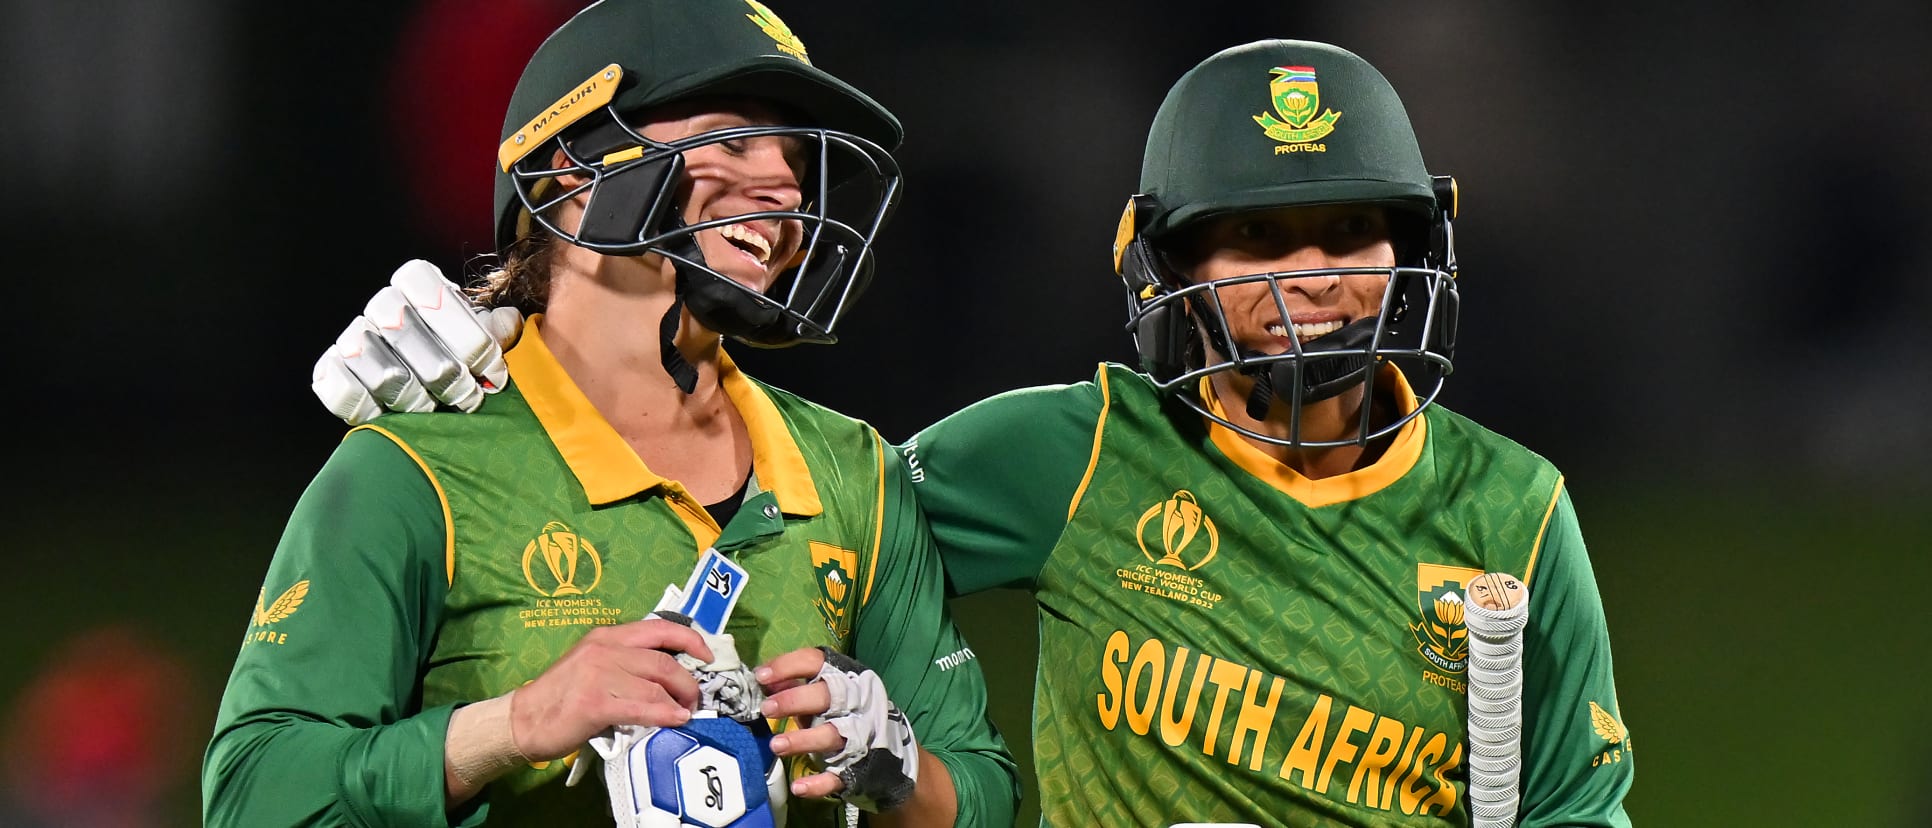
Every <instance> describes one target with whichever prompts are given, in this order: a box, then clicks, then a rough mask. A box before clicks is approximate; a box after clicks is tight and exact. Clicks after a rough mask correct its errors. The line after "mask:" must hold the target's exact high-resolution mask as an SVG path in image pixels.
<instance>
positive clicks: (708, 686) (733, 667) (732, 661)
mask: <svg viewBox="0 0 1932 828" xmlns="http://www.w3.org/2000/svg"><path fill="white" fill-rule="evenodd" d="M681 597H682V596H681V594H680V593H679V591H678V589H677V588H676V587H667V588H666V589H665V595H664V598H663V600H661V601H660V602H659V603H658V609H657V610H655V611H653V612H651V613H650V614H649V615H647V616H645V617H646V618H661V619H663V620H666V621H671V622H673V623H678V624H683V625H684V626H687V627H690V626H692V624H691V618H690V617H689V616H686V615H684V614H683V613H680V612H676V611H674V610H670V609H667V608H666V607H670V606H677V605H678V603H679V600H678V599H680V598H681ZM693 629H694V630H696V632H697V633H698V635H699V636H701V637H703V639H704V643H705V646H707V647H710V648H711V660H710V661H700V660H698V657H697V656H694V655H691V654H690V653H678V654H677V655H676V656H674V658H675V659H676V661H677V662H678V664H680V665H682V666H683V667H684V669H686V670H689V671H691V675H692V676H693V677H694V678H696V679H697V680H698V692H699V694H700V700H699V702H698V709H699V711H700V713H699V714H698V715H700V716H704V715H716V716H724V717H727V718H731V719H735V720H737V721H738V722H740V723H741V724H746V725H749V724H755V725H756V728H755V729H747V728H745V727H741V726H740V725H731V727H733V728H737V729H738V730H739V731H740V732H742V733H743V734H744V739H745V740H746V741H747V744H746V745H741V746H740V749H741V750H755V749H757V748H760V747H762V748H763V749H762V751H760V752H763V753H765V754H766V757H765V758H766V760H767V761H768V762H769V766H768V767H767V768H766V769H765V795H766V801H767V802H768V803H769V804H770V807H771V811H770V813H771V817H772V819H774V820H775V821H776V824H779V825H782V824H784V821H785V802H786V798H787V796H788V795H789V794H790V789H789V783H790V780H789V777H787V776H786V774H785V765H784V763H782V762H779V761H777V760H776V759H775V758H773V757H770V756H769V750H770V748H769V747H768V746H765V745H760V744H759V742H758V740H757V739H753V734H757V735H758V739H762V740H767V741H768V740H769V739H770V736H771V733H770V731H769V730H768V729H767V728H766V725H765V722H764V714H763V713H761V712H760V708H761V707H763V706H764V704H765V689H764V687H762V686H760V685H759V684H758V679H757V677H756V676H754V675H753V674H752V671H751V667H750V666H748V665H746V664H745V663H744V660H743V659H741V658H739V657H738V645H737V643H736V641H735V640H734V639H733V638H732V637H731V635H730V634H729V633H720V634H717V635H713V634H711V633H707V632H705V631H704V630H698V629H696V628H695V627H693ZM694 721H695V719H694ZM692 727H694V728H695V727H699V725H692ZM657 730H658V728H655V727H646V726H644V725H618V726H616V727H610V728H605V729H604V731H603V732H601V733H599V734H597V735H596V736H592V737H591V738H590V749H591V750H592V751H595V752H596V753H597V755H598V756H600V757H602V758H603V760H604V761H603V766H604V787H605V789H606V791H607V792H608V793H609V794H610V801H611V816H612V817H613V818H614V819H615V820H616V821H617V826H618V828H656V826H657V825H658V824H659V820H660V819H661V817H660V816H658V815H656V814H654V813H653V812H650V811H648V810H647V811H644V812H639V811H638V810H637V808H636V807H635V805H636V803H637V802H638V801H639V800H638V798H637V787H638V785H637V782H636V779H637V774H638V773H639V771H641V770H642V768H641V767H634V763H637V764H641V763H642V762H643V761H644V757H643V756H642V755H639V754H638V753H637V750H639V749H640V748H642V746H643V745H644V743H645V741H646V740H647V739H649V738H650V736H651V734H652V733H655V732H657ZM711 731H712V734H713V736H714V737H716V736H718V735H720V731H717V730H716V729H715V728H712V729H711ZM589 767H590V762H589V761H588V759H587V758H579V759H578V760H577V762H576V763H574V764H572V765H571V766H570V775H569V776H568V777H567V778H565V780H564V785H565V786H573V785H576V784H577V783H578V782H580V781H582V780H583V778H584V776H586V775H587V774H588V773H589ZM662 824H663V825H664V826H676V825H678V823H677V822H676V821H672V822H668V823H662Z"/></svg>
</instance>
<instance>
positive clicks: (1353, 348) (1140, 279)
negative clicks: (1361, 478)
mask: <svg viewBox="0 0 1932 828" xmlns="http://www.w3.org/2000/svg"><path fill="white" fill-rule="evenodd" d="M1140 180H1141V183H1140V194H1138V195H1135V196H1133V197H1132V198H1131V199H1129V200H1128V203H1127V208H1126V210H1125V211H1124V212H1123V213H1122V215H1121V220H1120V227H1119V230H1118V233H1117V235H1116V237H1115V241H1114V270H1115V272H1116V273H1118V274H1119V275H1120V276H1121V278H1122V280H1123V281H1124V282H1125V285H1126V288H1127V292H1128V329H1129V330H1130V331H1131V332H1132V333H1133V335H1134V342H1135V346H1136V348H1137V349H1138V350H1139V352H1140V359H1141V367H1142V369H1143V370H1145V371H1146V372H1147V373H1148V374H1149V375H1150V376H1151V377H1152V378H1153V379H1154V381H1155V382H1156V383H1157V384H1158V385H1160V387H1161V388H1163V389H1165V390H1169V391H1171V392H1173V393H1175V394H1176V395H1177V396H1178V397H1179V398H1180V399H1181V400H1182V401H1184V402H1185V403H1187V404H1188V405H1189V406H1191V407H1193V408H1195V409H1196V410H1198V411H1200V412H1201V413H1202V414H1205V415H1207V416H1209V417H1210V418H1212V419H1215V420H1217V421H1219V422H1221V423H1222V424H1223V425H1226V426H1228V427H1229V428H1234V429H1236V430H1237V431H1240V432H1242V433H1243V434H1247V435H1248V436H1251V437H1255V438H1257V439H1260V440H1263V441H1265V442H1269V443H1275V444H1279V445H1291V446H1304V447H1323V446H1333V445H1348V444H1361V443H1366V442H1368V441H1369V440H1373V439H1376V438H1378V437H1381V436H1384V435H1387V434H1391V433H1393V432H1394V431H1395V430H1397V429H1399V428H1401V427H1402V426H1403V425H1404V424H1406V423H1407V422H1408V421H1409V420H1411V419H1414V417H1415V416H1416V415H1417V414H1419V413H1420V412H1421V411H1422V409H1423V408H1424V407H1426V406H1427V405H1428V404H1429V403H1431V402H1433V401H1434V400H1435V398H1436V396H1437V395H1438V394H1439V393H1441V390H1442V382H1443V379H1444V378H1445V377H1447V376H1448V374H1449V373H1450V371H1451V370H1452V367H1453V366H1452V363H1451V357H1452V355H1453V352H1454V350H1455V333H1456V310H1457V302H1458V299H1457V293H1456V282H1455V275H1456V257H1455V244H1454V235H1453V229H1452V224H1451V223H1452V220H1453V219H1454V217H1455V211H1456V188H1455V181H1454V180H1453V179H1451V178H1449V177H1447V176H1431V175H1430V174H1429V173H1428V170H1427V168H1425V167H1424V166H1423V163H1422V151H1421V149H1420V148H1419V147H1418V146H1417V143H1416V138H1415V131H1414V129H1413V128H1411V127H1410V125H1409V117H1408V114H1407V112H1406V111H1405V110H1404V109H1403V107H1402V101H1401V99H1400V98H1398V97H1397V96H1396V93H1395V88H1394V87H1392V86H1390V85H1389V82H1388V80H1387V79H1386V78H1384V77H1383V76H1382V73H1380V72H1378V71H1376V69H1375V67H1373V66H1370V65H1369V64H1368V62H1367V61H1365V60H1363V59H1362V58H1360V57H1358V56H1356V55H1355V54H1353V53H1351V52H1348V51H1346V50H1343V49H1340V48H1337V47H1335V46H1331V45H1328V44H1325V43H1314V42H1309V41H1299V40H1263V41H1258V42H1254V43H1249V44H1246V45H1243V46H1237V47H1234V48H1231V49H1227V50H1224V51H1221V52H1219V53H1216V54H1215V55H1213V56H1211V57H1209V58H1208V59H1207V60H1205V61H1202V62H1201V63H1200V64H1199V65H1196V66H1195V67H1194V68H1193V69H1191V70H1189V71H1188V72H1187V74H1185V75H1183V76H1182V77H1181V79H1180V81H1178V82H1177V83H1175V84H1174V87H1173V89H1171V90H1169V91H1168V94H1167V98H1166V100H1164V101H1163V102H1162V103H1161V107H1160V110H1159V112H1158V113H1157V114H1156V115H1155V116H1154V125H1153V128H1152V130H1151V131H1150V132H1149V134H1148V138H1147V152H1146V156H1145V157H1144V158H1143V159H1142V162H1141V179H1140ZM1325 204H1375V205H1380V206H1382V207H1384V208H1386V212H1387V214H1388V216H1389V227H1390V233H1391V236H1392V242H1393V246H1394V247H1395V250H1396V264H1395V266H1394V267H1389V268H1369V269H1363V268H1354V269H1325V270H1298V271H1282V272H1274V273H1255V274H1249V275H1245V276H1239V277H1235V278H1231V279H1224V280H1219V281H1215V282H1211V283H1204V284H1193V283H1191V282H1190V281H1189V279H1188V278H1187V276H1186V274H1184V273H1181V272H1180V271H1179V269H1178V268H1177V267H1176V266H1175V265H1174V263H1173V261H1172V259H1171V254H1172V252H1173V250H1174V248H1175V246H1176V242H1178V241H1179V240H1180V239H1181V237H1183V236H1184V235H1185V231H1187V230H1188V229H1189V228H1191V227H1196V226H1199V225H1200V224H1201V223H1202V222H1204V221H1206V220H1209V219H1213V218H1216V217H1218V216H1223V215H1227V214H1231V213H1240V212H1244V211H1254V210H1267V209H1274V208H1280V207H1298V206H1315V205H1325ZM1358 273H1376V274H1382V275H1386V276H1388V277H1389V280H1388V287H1387V288H1386V289H1385V290H1384V292H1383V300H1382V309H1381V312H1380V313H1379V314H1377V315H1376V316H1375V317H1373V318H1369V319H1362V320H1356V321H1354V322H1351V323H1349V324H1347V325H1344V326H1343V327H1342V328H1341V330H1338V331H1335V332H1333V333H1330V334H1327V335H1325V336H1321V337H1318V338H1316V339H1312V340H1309V341H1308V342H1299V341H1294V342H1293V344H1292V347H1291V348H1290V349H1289V350H1287V351H1286V352H1284V353H1279V354H1269V353H1261V352H1258V351H1252V350H1245V349H1243V348H1241V347H1239V346H1238V345H1237V344H1236V342H1235V340H1234V338H1233V337H1232V335H1231V332H1230V331H1229V329H1228V324H1227V320H1226V318H1225V317H1224V316H1223V315H1222V312H1221V300H1220V296H1219V293H1218V291H1220V290H1221V289H1223V288H1226V287H1230V286H1234V285H1242V284H1249V283H1256V282H1263V283H1266V284H1268V285H1269V286H1270V287H1271V288H1272V289H1273V290H1274V292H1275V297H1274V298H1275V303H1276V306H1277V307H1279V308H1281V309H1282V313H1283V316H1284V319H1285V318H1286V315H1287V313H1288V310H1287V302H1286V300H1285V298H1284V297H1283V294H1282V285H1281V283H1282V281H1283V280H1289V279H1298V278H1307V277H1316V276H1320V277H1326V276H1340V275H1350V274H1358ZM1289 339H1290V340H1291V341H1292V340H1294V337H1289ZM1204 342H1206V343H1212V344H1213V346H1214V347H1213V351H1215V352H1218V354H1217V353H1211V352H1210V351H1209V350H1208V349H1207V348H1205V347H1203V343H1204ZM1221 355H1226V356H1221ZM1390 361H1394V362H1396V363H1398V364H1400V365H1401V366H1402V367H1403V369H1404V372H1405V374H1406V375H1407V376H1408V377H1409V379H1410V381H1411V384H1412V387H1413V388H1414V389H1415V390H1416V393H1417V397H1418V400H1419V404H1418V405H1417V406H1416V407H1415V409H1414V411H1413V412H1411V413H1409V414H1408V415H1406V416H1403V417H1401V418H1399V419H1398V420H1397V421H1396V422H1393V423H1389V424H1384V425H1381V426H1378V427H1375V428H1373V429H1371V427H1370V426H1371V423H1370V421H1369V415H1370V413H1371V409H1372V406H1368V405H1364V406H1362V422H1361V428H1360V429H1359V430H1358V434H1357V436H1356V437H1354V438H1351V439H1347V440H1337V441H1326V442H1324V441H1315V440H1304V439H1303V438H1302V437H1301V429H1300V426H1301V420H1300V417H1301V407H1302V405H1304V404H1306V403H1310V402H1315V401H1319V400H1323V399H1327V398H1330V397H1333V396H1335V395H1337V394H1340V393H1341V392H1343V391H1345V390H1347V389H1349V388H1351V387H1356V386H1362V385H1365V384H1368V383H1373V382H1374V381H1375V377H1376V375H1377V373H1378V372H1377V368H1378V366H1379V365H1380V364H1382V363H1385V362H1390ZM1220 371H1239V372H1241V373H1243V374H1246V375H1248V376H1250V377H1253V378H1254V380H1255V383H1254V385H1255V391H1254V394H1253V395H1252V396H1251V397H1250V398H1249V400H1248V405H1247V411H1248V413H1249V415H1250V416H1251V417H1253V418H1254V419H1257V420H1260V419H1264V418H1265V417H1266V415H1267V411H1268V408H1269V406H1270V404H1271V403H1272V402H1273V401H1275V400H1277V399H1279V400H1280V401H1282V402H1284V403H1286V404H1287V408H1288V410H1289V411H1290V412H1291V413H1292V416H1293V420H1292V421H1291V422H1290V424H1289V429H1288V431H1289V435H1290V436H1289V437H1288V439H1285V440H1284V439H1281V438H1278V437H1272V436H1268V435H1263V434H1258V433H1255V432H1253V431H1250V430H1249V429H1246V428H1242V427H1240V426H1238V425H1236V424H1234V423H1232V422H1229V421H1228V420H1227V419H1226V418H1224V417H1222V416H1219V415H1216V414H1213V413H1211V412H1210V411H1209V406H1208V405H1207V404H1206V402H1205V400H1203V399H1202V398H1201V392H1200V390H1199V388H1200V384H1201V383H1200V380H1201V379H1202V378H1203V377H1206V376H1207V375H1209V374H1212V373H1215V372H1220Z"/></svg>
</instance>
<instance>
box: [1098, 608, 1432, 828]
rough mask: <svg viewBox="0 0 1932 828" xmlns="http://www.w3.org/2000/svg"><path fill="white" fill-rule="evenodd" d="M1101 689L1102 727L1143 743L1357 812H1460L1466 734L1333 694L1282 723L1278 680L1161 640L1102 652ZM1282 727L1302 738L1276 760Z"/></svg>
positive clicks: (1112, 640)
mask: <svg viewBox="0 0 1932 828" xmlns="http://www.w3.org/2000/svg"><path fill="white" fill-rule="evenodd" d="M1100 681H1101V684H1102V692H1101V693H1099V695H1098V702H1099V708H1098V710H1099V715H1100V724H1101V726H1102V727H1105V728H1106V729H1108V730H1110V731H1111V730H1115V729H1117V728H1118V727H1119V726H1120V725H1121V724H1122V723H1125V724H1126V726H1127V728H1128V729H1129V730H1131V731H1132V732H1133V733H1134V734H1135V735H1137V736H1146V737H1149V738H1156V739H1160V740H1161V741H1162V742H1164V743H1166V744H1167V745H1168V746H1169V747H1180V746H1182V745H1184V744H1188V745H1195V746H1198V747H1199V749H1200V751H1201V752H1202V753H1203V754H1204V755H1206V756H1210V757H1212V756H1217V755H1219V756H1223V757H1225V761H1226V762H1227V763H1228V764H1230V765H1245V766H1247V768H1248V769H1249V770H1251V771H1255V772H1258V773H1260V774H1263V775H1272V776H1275V777H1278V778H1279V779H1281V780H1285V781H1287V782H1289V783H1291V784H1294V785H1298V786H1300V787H1301V788H1303V789H1306V790H1308V791H1312V792H1313V793H1315V794H1317V795H1320V796H1325V797H1329V798H1331V799H1341V800H1344V801H1346V802H1348V803H1349V804H1351V805H1360V806H1363V807H1368V808H1374V809H1377V810H1382V811H1398V810H1399V811H1401V812H1402V813H1404V814H1428V813H1437V814H1448V813H1450V812H1452V811H1453V810H1454V809H1455V806H1456V798H1457V796H1458V793H1457V789H1456V786H1455V784H1454V783H1452V782H1451V781H1450V778H1451V776H1452V771H1454V770H1455V769H1456V768H1457V767H1458V766H1460V765H1461V764H1462V753H1463V746H1462V739H1461V737H1460V736H1459V735H1451V734H1448V733H1444V732H1441V731H1435V730H1430V729H1429V728H1427V727H1424V726H1422V725H1411V724H1409V723H1406V722H1402V721H1399V720H1396V719H1393V718H1390V717H1388V716H1383V715H1379V714H1377V713H1375V712H1374V711H1370V710H1364V709H1362V708H1360V707H1356V706H1354V705H1351V704H1340V705H1338V704H1336V702H1335V700H1334V699H1333V698H1331V697H1330V696H1328V695H1327V694H1325V693H1324V694H1321V695H1319V696H1317V697H1316V698H1315V700H1314V701H1313V704H1312V705H1309V711H1308V714H1307V716H1306V717H1304V718H1302V719H1301V720H1300V721H1299V722H1291V721H1285V720H1278V719H1277V718H1276V710H1277V708H1278V707H1279V706H1280V702H1281V693H1282V688H1283V686H1284V685H1285V684H1286V682H1285V681H1284V680H1283V679H1282V678H1281V677H1280V676H1274V675H1270V674H1268V673H1266V672H1263V671H1261V670H1256V669H1252V668H1250V667H1247V666H1246V665H1242V664H1238V663H1235V662H1232V661H1228V660H1226V659H1222V658H1217V657H1215V656H1212V655H1209V654H1207V653H1195V652H1192V651H1190V650H1188V648H1186V647H1179V646H1170V645H1168V644H1166V643H1164V642H1162V641H1160V640H1159V639H1154V638H1149V639H1146V640H1143V641H1140V642H1139V643H1138V644H1136V643H1135V642H1134V640H1133V638H1132V637H1131V636H1129V635H1128V634H1127V633H1126V632H1125V631H1121V630H1115V631H1114V632H1113V634H1112V635H1110V636H1108V638H1107V641H1106V644H1105V645H1104V646H1103V648H1102V651H1101V657H1100ZM1209 685H1212V689H1211V690H1209V689H1208V686H1209ZM1204 691H1207V692H1204ZM1229 721H1232V727H1229V728H1227V733H1226V738H1223V734H1222V730H1223V727H1222V725H1223V724H1224V723H1227V722H1229ZM1278 723H1280V724H1283V725H1284V726H1286V727H1295V728H1296V730H1295V731H1294V733H1295V735H1294V737H1293V739H1292V741H1290V742H1289V743H1288V744H1287V746H1286V747H1285V748H1283V747H1282V746H1281V742H1280V741H1279V740H1275V742H1274V745H1275V750H1274V751H1273V752H1272V753H1270V752H1269V751H1268V747H1269V744H1270V740H1269V736H1270V734H1271V733H1272V732H1273V730H1274V728H1275V725H1276V724H1278ZM1338 771H1341V772H1339V773H1338ZM1343 779H1347V786H1346V788H1344V787H1342V786H1341V782H1342V780H1343Z"/></svg>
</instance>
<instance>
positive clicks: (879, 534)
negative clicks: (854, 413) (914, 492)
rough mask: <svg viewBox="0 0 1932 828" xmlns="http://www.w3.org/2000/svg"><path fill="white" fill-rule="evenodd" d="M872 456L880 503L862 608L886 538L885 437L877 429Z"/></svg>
mask: <svg viewBox="0 0 1932 828" xmlns="http://www.w3.org/2000/svg"><path fill="white" fill-rule="evenodd" d="M872 456H873V459H874V460H875V461H876V466H877V468H878V478H879V504H878V507H877V510H876V511H874V512H873V513H872V560H871V561H869V562H867V563H866V566H865V589H864V590H863V591H861V592H860V593H859V608H860V609H864V608H865V605H866V604H869V603H871V602H872V582H873V580H874V579H875V578H876V577H877V576H878V573H879V544H880V542H881V541H883V540H884V539H885V489H886V475H885V438H884V437H880V436H879V433H878V432H876V431H875V432H873V433H872Z"/></svg>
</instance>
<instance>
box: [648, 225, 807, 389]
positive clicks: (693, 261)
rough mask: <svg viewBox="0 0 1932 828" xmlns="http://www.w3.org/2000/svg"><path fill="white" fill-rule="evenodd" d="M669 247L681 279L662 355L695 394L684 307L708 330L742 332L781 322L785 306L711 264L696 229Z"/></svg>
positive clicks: (664, 323)
mask: <svg viewBox="0 0 1932 828" xmlns="http://www.w3.org/2000/svg"><path fill="white" fill-rule="evenodd" d="M671 224H672V229H675V228H677V227H683V226H684V221H683V220H682V219H679V218H673V219H672V220H671ZM664 247H665V250H666V251H667V252H669V253H672V254H674V255H672V256H667V257H666V258H668V259H670V260H671V267H672V269H674V270H676V271H677V282H676V288H675V290H676V294H675V298H673V299H672V300H671V307H670V309H669V310H667V311H665V312H664V318H663V319H662V320H660V321H659V322H658V337H659V338H660V343H659V350H660V354H659V358H660V359H661V360H662V361H663V363H664V372H665V373H667V374H670V375H671V381H672V382H675V383H677V385H678V389H679V390H681V391H683V392H684V393H686V394H690V393H691V392H692V391H694V390H696V389H697V386H698V371H697V369H696V368H694V367H692V365H691V363H690V362H689V361H687V360H686V359H685V358H684V354H683V353H682V352H680V351H679V350H678V348H677V334H678V327H679V325H680V323H681V322H682V319H683V317H682V315H681V314H680V313H679V312H680V311H682V310H685V309H687V308H688V309H689V310H690V311H691V318H692V319H695V320H697V321H698V323H699V324H701V325H703V326H704V327H705V328H706V329H708V330H711V331H715V332H717V333H719V334H720V335H727V336H739V335H742V334H744V333H745V332H747V331H757V330H760V329H763V328H765V327H767V326H770V325H771V324H772V323H774V322H777V321H778V319H779V316H780V315H781V314H782V312H783V309H782V308H781V307H779V305H778V304H777V303H775V302H761V301H758V298H757V297H755V296H752V295H750V293H749V292H748V290H747V289H746V288H743V287H740V286H738V285H736V284H732V283H731V282H730V280H729V279H728V278H727V277H724V276H720V275H718V274H717V273H716V272H715V271H713V270H711V269H710V266H709V265H708V264H706V262H705V260H704V251H702V250H700V249H698V240H697V236H696V234H694V233H687V234H684V235H682V236H679V237H678V238H677V239H676V240H675V241H671V242H668V243H666V244H665V246H664Z"/></svg>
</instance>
